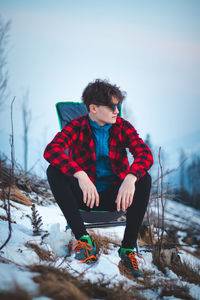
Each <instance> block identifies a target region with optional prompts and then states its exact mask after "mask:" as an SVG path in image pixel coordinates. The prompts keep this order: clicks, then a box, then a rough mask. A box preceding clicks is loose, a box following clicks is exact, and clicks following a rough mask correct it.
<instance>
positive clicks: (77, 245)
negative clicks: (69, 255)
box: [69, 241, 97, 263]
mask: <svg viewBox="0 0 200 300" xmlns="http://www.w3.org/2000/svg"><path fill="white" fill-rule="evenodd" d="M69 247H70V248H71V251H73V252H74V253H77V252H79V251H81V250H82V249H84V250H85V252H86V256H87V257H86V259H83V260H80V261H81V262H83V263H84V262H87V261H88V260H91V261H96V260H97V255H90V254H89V251H91V250H92V249H93V248H92V246H91V245H90V244H89V243H86V242H82V241H74V242H71V243H69Z"/></svg>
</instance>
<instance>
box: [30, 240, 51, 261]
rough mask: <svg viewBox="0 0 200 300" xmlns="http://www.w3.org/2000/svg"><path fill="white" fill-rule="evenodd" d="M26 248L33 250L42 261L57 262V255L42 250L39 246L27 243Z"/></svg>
mask: <svg viewBox="0 0 200 300" xmlns="http://www.w3.org/2000/svg"><path fill="white" fill-rule="evenodd" d="M25 246H26V247H27V248H31V249H33V250H34V251H35V253H36V254H37V255H38V257H39V258H40V259H41V260H45V261H55V259H56V257H55V255H53V254H52V253H51V252H50V251H47V250H44V249H41V248H40V247H39V246H38V245H37V244H34V243H29V242H27V243H26V244H25Z"/></svg>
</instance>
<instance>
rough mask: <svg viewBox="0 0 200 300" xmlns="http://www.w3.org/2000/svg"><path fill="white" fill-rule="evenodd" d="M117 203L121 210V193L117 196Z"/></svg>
mask: <svg viewBox="0 0 200 300" xmlns="http://www.w3.org/2000/svg"><path fill="white" fill-rule="evenodd" d="M116 203H117V211H120V206H121V195H118V196H117V199H116Z"/></svg>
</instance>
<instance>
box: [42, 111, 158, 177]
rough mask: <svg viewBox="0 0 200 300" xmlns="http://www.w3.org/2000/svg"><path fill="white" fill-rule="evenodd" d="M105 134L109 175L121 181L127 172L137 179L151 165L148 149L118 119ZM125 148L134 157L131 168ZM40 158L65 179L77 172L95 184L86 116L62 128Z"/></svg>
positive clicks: (135, 132)
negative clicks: (80, 172) (108, 158)
mask: <svg viewBox="0 0 200 300" xmlns="http://www.w3.org/2000/svg"><path fill="white" fill-rule="evenodd" d="M109 134H110V137H109V157H110V163H111V167H112V169H113V172H114V173H115V174H116V175H117V176H118V177H119V179H121V180H123V179H124V178H125V177H126V175H127V174H128V173H132V174H134V175H135V176H136V177H137V180H139V179H140V178H141V177H142V176H144V175H145V173H146V171H148V170H149V169H150V167H151V166H152V164H153V157H152V153H151V150H150V149H149V148H148V146H147V145H146V144H145V143H144V142H143V140H142V139H141V138H140V137H139V135H138V133H137V131H136V130H135V128H134V127H133V126H132V125H131V124H130V123H129V122H128V121H125V120H124V119H122V118H120V117H117V120H116V123H114V124H113V125H112V126H111V128H110V129H109ZM126 148H128V149H129V151H130V152H131V153H132V155H133V157H134V161H133V163H132V165H131V166H130V165H129V162H128V158H127V152H126ZM66 149H68V153H66V151H65V150H66ZM44 158H45V159H46V160H47V161H48V162H49V163H50V164H51V165H52V166H54V167H56V168H58V169H59V170H60V171H61V172H62V173H64V174H65V175H68V176H72V175H73V174H74V173H75V172H78V171H85V172H86V173H87V174H88V176H89V178H90V179H91V181H92V182H94V183H95V178H96V167H95V166H96V155H95V143H94V139H93V134H92V130H91V127H90V124H89V118H88V115H84V116H81V117H79V118H77V119H74V120H72V121H71V122H69V123H68V124H67V125H66V126H64V127H63V129H62V131H61V132H58V133H57V134H56V136H55V137H54V139H53V140H52V141H51V142H50V143H49V144H48V145H47V147H46V149H45V151H44Z"/></svg>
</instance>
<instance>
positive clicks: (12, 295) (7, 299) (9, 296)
mask: <svg viewBox="0 0 200 300" xmlns="http://www.w3.org/2000/svg"><path fill="white" fill-rule="evenodd" d="M0 299H1V300H31V299H32V297H31V296H30V295H29V294H28V292H27V291H26V290H23V289H22V288H21V287H20V286H18V285H17V284H15V288H14V289H13V290H12V291H0Z"/></svg>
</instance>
